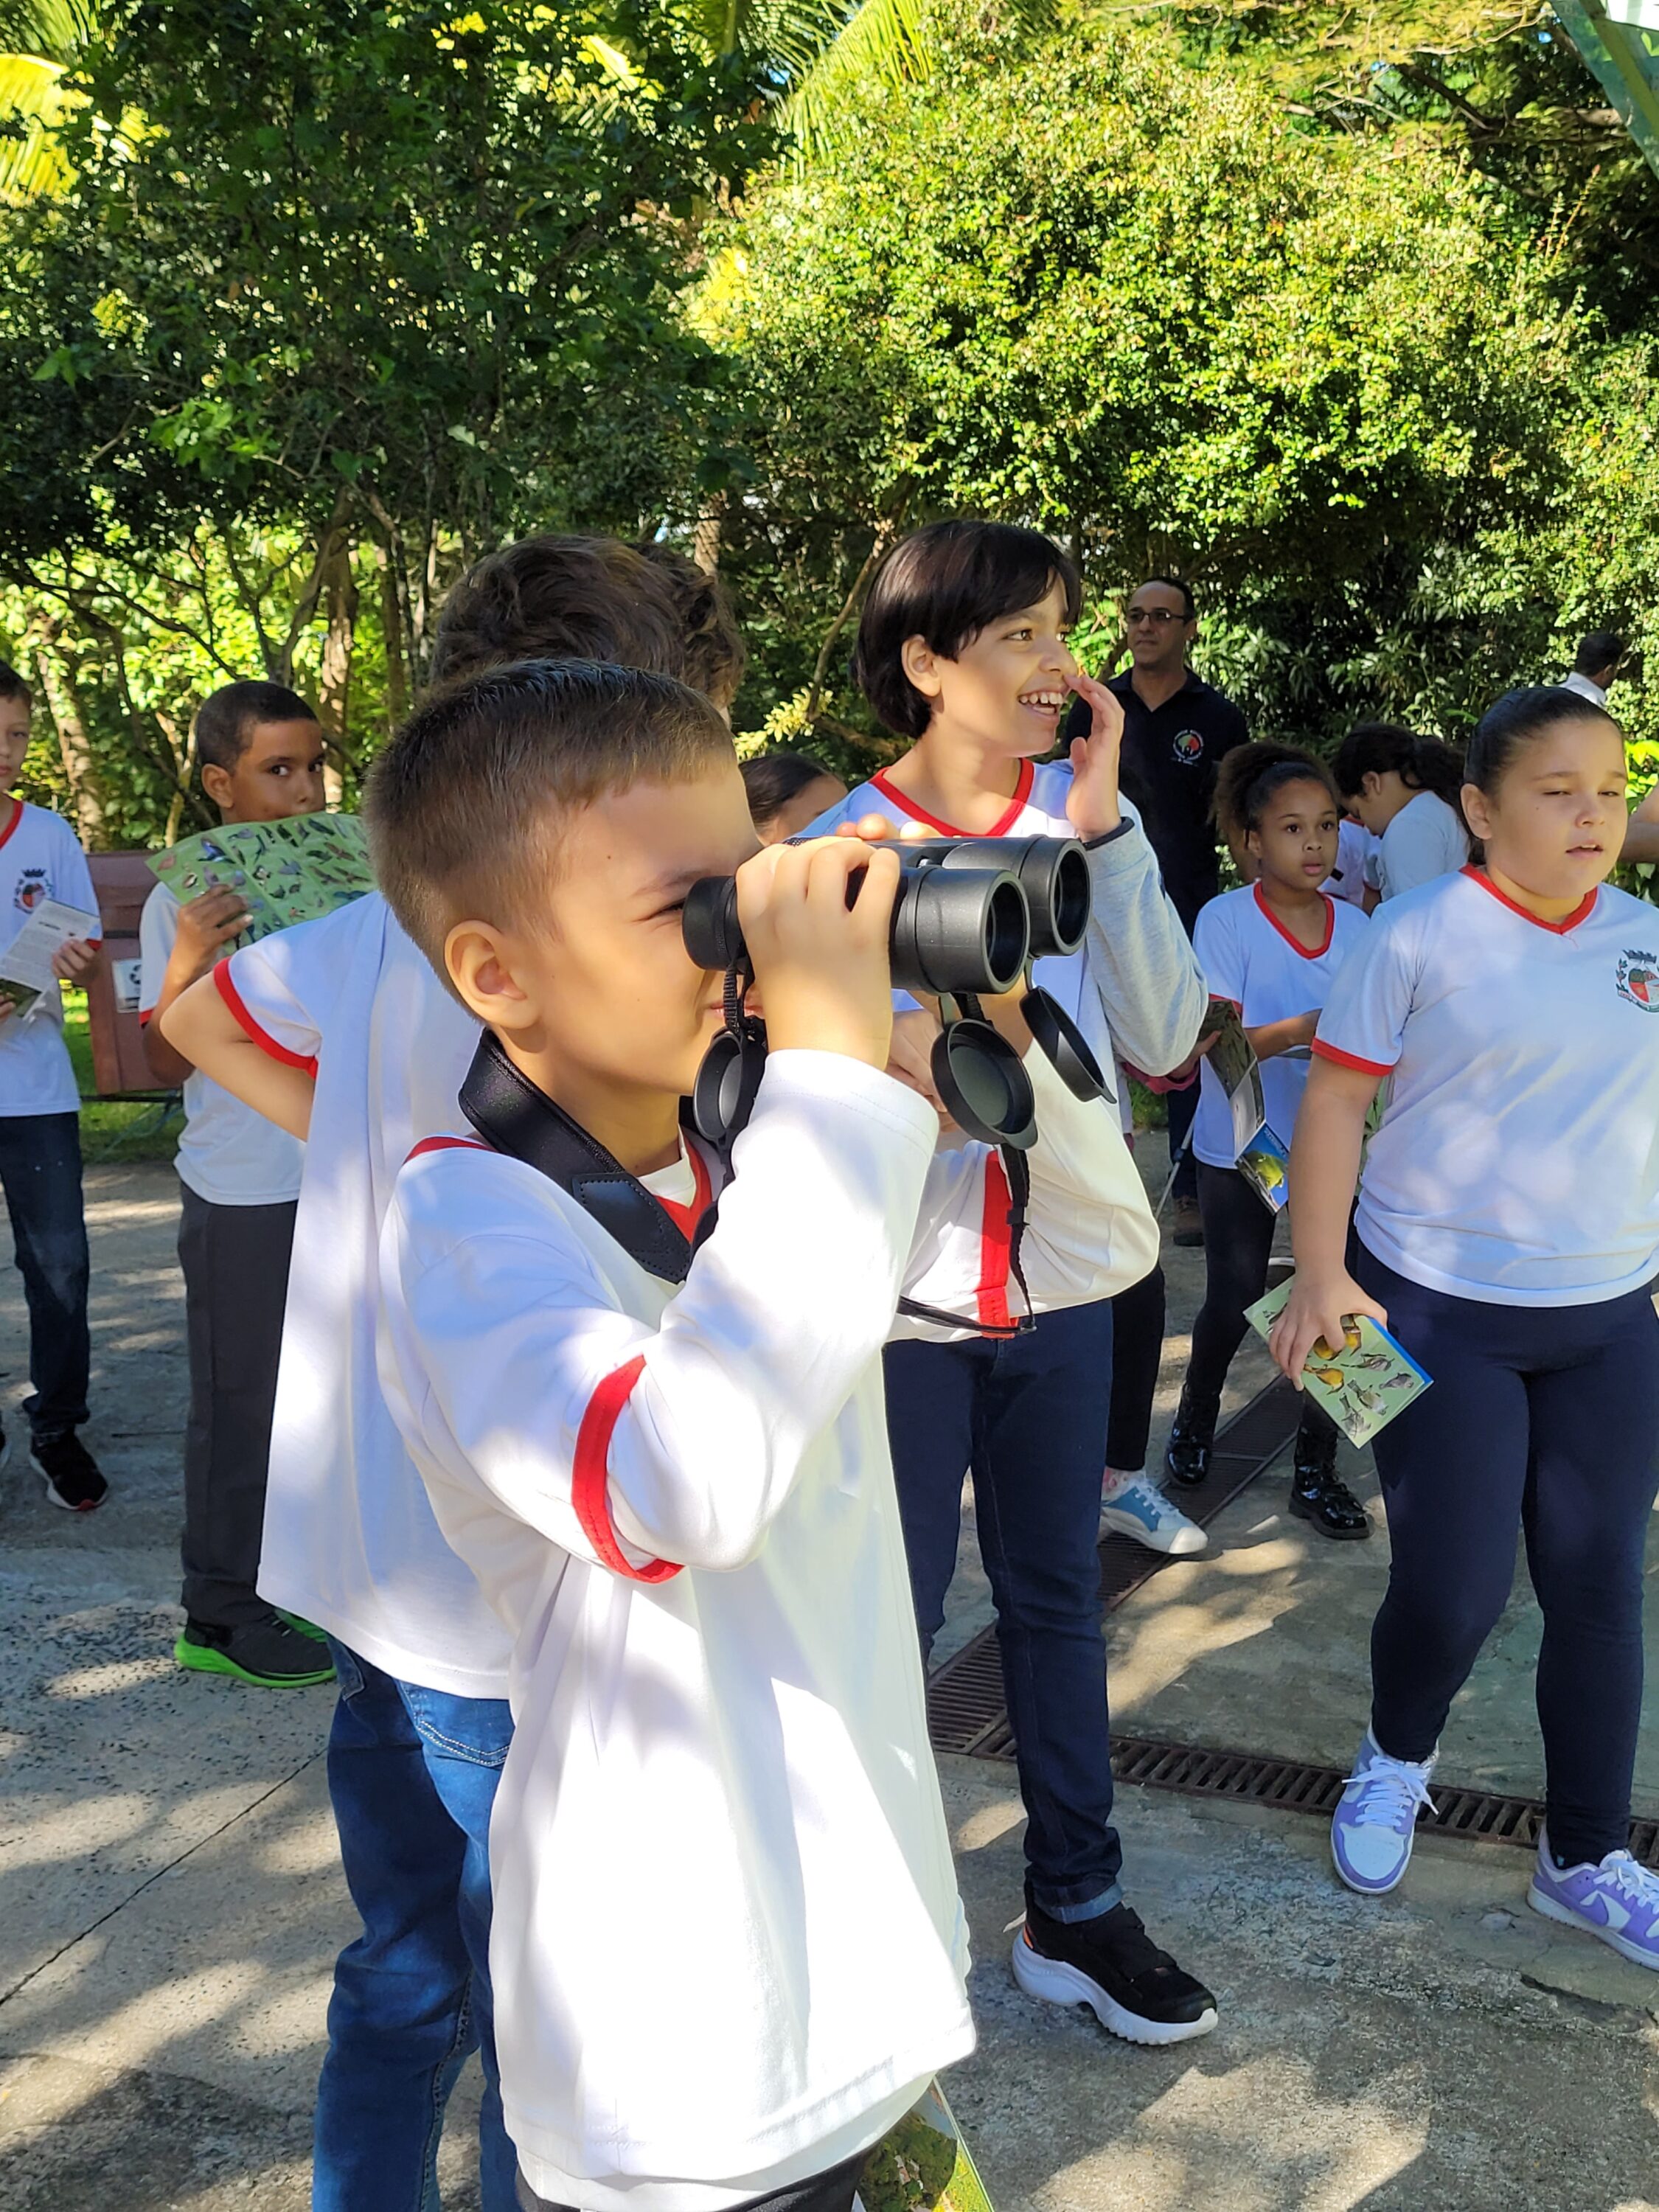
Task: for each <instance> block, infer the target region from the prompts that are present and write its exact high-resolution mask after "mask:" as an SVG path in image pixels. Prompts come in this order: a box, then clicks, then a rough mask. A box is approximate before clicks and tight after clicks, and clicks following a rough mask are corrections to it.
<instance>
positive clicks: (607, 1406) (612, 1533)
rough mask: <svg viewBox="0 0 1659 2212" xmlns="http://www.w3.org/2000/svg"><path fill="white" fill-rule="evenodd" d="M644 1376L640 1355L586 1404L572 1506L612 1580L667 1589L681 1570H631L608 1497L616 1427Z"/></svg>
mask: <svg viewBox="0 0 1659 2212" xmlns="http://www.w3.org/2000/svg"><path fill="white" fill-rule="evenodd" d="M644 1372H645V1354H644V1353H643V1352H635V1355H634V1357H633V1358H631V1359H630V1360H629V1363H628V1364H627V1366H626V1367H618V1368H617V1370H615V1372H614V1373H612V1374H610V1375H607V1376H605V1380H604V1382H602V1383H600V1384H599V1388H598V1389H597V1390H595V1391H594V1393H593V1395H592V1397H591V1398H590V1399H589V1400H588V1401H587V1411H586V1413H584V1414H583V1415H582V1422H581V1426H580V1429H578V1431H576V1459H575V1465H574V1469H573V1470H572V1474H571V1479H570V1502H571V1504H573V1505H574V1507H575V1509H576V1518H577V1520H578V1521H580V1522H581V1524H582V1534H584V1535H585V1536H586V1539H587V1541H588V1542H589V1543H590V1544H591V1545H592V1547H593V1549H594V1551H595V1552H596V1553H598V1554H599V1559H600V1560H601V1562H602V1563H603V1564H604V1565H605V1566H607V1567H609V1568H610V1569H611V1572H612V1573H613V1574H617V1575H623V1576H625V1577H627V1579H628V1580H629V1582H631V1583H665V1582H668V1581H671V1579H672V1577H674V1576H675V1575H677V1574H678V1573H679V1572H680V1571H681V1570H680V1569H679V1568H678V1567H677V1566H675V1565H672V1564H671V1562H670V1561H669V1560H667V1559H653V1560H652V1562H651V1564H650V1565H648V1566H644V1567H634V1566H630V1565H629V1563H628V1560H627V1559H626V1558H625V1557H624V1556H623V1548H622V1546H621V1545H620V1544H619V1543H618V1542H617V1532H616V1529H615V1528H613V1527H612V1525H611V1501H610V1498H609V1496H608V1495H607V1492H608V1491H609V1489H610V1484H611V1472H610V1468H609V1466H608V1465H607V1462H608V1461H609V1459H610V1455H611V1437H612V1436H613V1435H614V1434H615V1432H616V1427H617V1422H618V1421H619V1420H620V1419H621V1418H622V1410H623V1407H624V1406H625V1405H626V1404H627V1403H628V1401H629V1397H630V1396H631V1395H632V1393H633V1389H634V1385H635V1383H637V1382H638V1381H639V1379H640V1377H641V1375H642V1374H644Z"/></svg>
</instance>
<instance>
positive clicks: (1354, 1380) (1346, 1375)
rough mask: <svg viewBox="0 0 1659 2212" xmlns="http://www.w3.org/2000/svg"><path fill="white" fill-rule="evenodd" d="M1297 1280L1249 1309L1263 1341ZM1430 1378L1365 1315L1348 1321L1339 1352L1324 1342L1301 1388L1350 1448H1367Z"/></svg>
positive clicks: (1248, 1318) (1247, 1314) (1311, 1358)
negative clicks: (1323, 1410)
mask: <svg viewBox="0 0 1659 2212" xmlns="http://www.w3.org/2000/svg"><path fill="white" fill-rule="evenodd" d="M1294 1280H1295V1278H1294V1277H1291V1279H1290V1280H1288V1281H1285V1282H1283V1283H1280V1284H1279V1286H1278V1288H1277V1289H1276V1290H1272V1291H1268V1293H1267V1297H1265V1298H1258V1299H1257V1300H1256V1302H1255V1304H1254V1305H1253V1306H1249V1307H1247V1308H1246V1309H1245V1313H1244V1318H1245V1320H1246V1321H1247V1322H1249V1324H1250V1327H1251V1328H1253V1329H1254V1330H1255V1332H1256V1334H1257V1335H1258V1336H1261V1337H1264V1338H1265V1337H1266V1336H1267V1334H1268V1332H1269V1331H1270V1330H1271V1329H1272V1328H1273V1323H1274V1322H1276V1321H1277V1320H1278V1319H1279V1316H1280V1314H1282V1313H1283V1312H1284V1310H1285V1304H1286V1302H1287V1301H1288V1299H1289V1297H1290V1295H1291V1282H1292V1281H1294ZM1430 1382H1431V1377H1430V1376H1427V1375H1425V1373H1424V1372H1423V1370H1422V1369H1421V1368H1420V1367H1419V1365H1418V1364H1417V1362H1416V1361H1415V1360H1414V1359H1413V1358H1412V1356H1411V1354H1410V1352H1407V1350H1406V1348H1405V1346H1403V1345H1401V1344H1399V1343H1397V1342H1396V1341H1395V1339H1394V1338H1393V1337H1391V1336H1390V1335H1389V1332H1388V1331H1387V1329H1385V1328H1378V1327H1377V1325H1376V1322H1374V1321H1372V1320H1371V1318H1370V1316H1369V1315H1367V1314H1350V1315H1349V1316H1347V1318H1346V1322H1345V1323H1344V1327H1343V1331H1342V1342H1341V1344H1340V1346H1339V1347H1338V1348H1337V1349H1336V1350H1335V1351H1333V1350H1332V1349H1331V1347H1330V1346H1329V1345H1328V1344H1327V1343H1326V1341H1325V1340H1324V1338H1323V1337H1321V1338H1320V1340H1318V1342H1317V1343H1316V1345H1315V1346H1314V1348H1313V1350H1312V1351H1311V1352H1310V1353H1309V1355H1308V1359H1307V1364H1305V1366H1304V1368H1303V1370H1302V1387H1303V1389H1304V1390H1305V1391H1306V1392H1307V1394H1308V1395H1309V1396H1310V1398H1311V1399H1312V1400H1313V1401H1314V1403H1315V1404H1316V1406H1322V1407H1324V1409H1325V1411H1326V1412H1327V1413H1328V1414H1329V1415H1330V1417H1331V1419H1333V1420H1334V1422H1335V1423H1336V1425H1337V1426H1338V1428H1339V1429H1340V1430H1341V1431H1342V1433H1343V1435H1344V1436H1345V1437H1346V1438H1347V1439H1348V1442H1349V1443H1351V1444H1367V1443H1370V1440H1371V1438H1372V1437H1374V1436H1375V1435H1376V1432H1377V1431H1378V1430H1379V1429H1386V1428H1387V1426H1388V1425H1389V1422H1390V1421H1391V1420H1393V1419H1394V1418H1395V1414H1396V1413H1404V1412H1405V1410H1406V1408H1407V1406H1409V1405H1410V1404H1411V1402H1412V1401H1413V1399H1414V1398H1420V1397H1421V1396H1422V1395H1423V1393H1424V1392H1425V1390H1426V1389H1428V1388H1429V1384H1430Z"/></svg>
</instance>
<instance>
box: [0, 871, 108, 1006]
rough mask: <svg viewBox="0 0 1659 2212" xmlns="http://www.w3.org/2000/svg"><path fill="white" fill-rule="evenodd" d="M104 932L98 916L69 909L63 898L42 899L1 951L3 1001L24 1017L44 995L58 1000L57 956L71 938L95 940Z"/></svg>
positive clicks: (70, 907) (1, 993) (0, 987)
mask: <svg viewBox="0 0 1659 2212" xmlns="http://www.w3.org/2000/svg"><path fill="white" fill-rule="evenodd" d="M103 933H104V925H103V923H102V922H101V921H100V920H99V918H98V916H97V915H95V914H88V913H86V912H85V911H84V910H83V909H82V908H80V907H78V906H65V905H64V902H63V901H62V900H61V899H42V900H41V902H40V905H39V906H37V907H34V908H31V910H30V913H29V917H28V920H27V921H26V922H25V923H24V924H23V927H21V929H20V930H19V931H18V933H17V934H16V936H15V937H14V938H13V939H12V940H11V943H10V944H9V945H7V947H6V949H5V951H3V952H0V999H9V1000H10V1001H11V1004H12V1005H13V1006H15V1008H16V1009H17V1011H18V1012H19V1013H20V1014H27V1013H29V1012H33V1008H34V1006H36V1004H37V1003H38V1002H39V1000H40V998H41V996H42V994H50V995H51V996H52V998H53V999H56V997H57V995H58V977H57V975H56V974H55V973H54V972H53V969H52V955H53V953H54V952H56V951H57V950H58V947H59V945H65V944H67V943H68V942H69V940H70V939H71V938H81V939H93V940H94V941H95V940H96V939H99V938H100V937H101V936H102V935H103Z"/></svg>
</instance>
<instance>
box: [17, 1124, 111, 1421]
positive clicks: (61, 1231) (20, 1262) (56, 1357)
mask: <svg viewBox="0 0 1659 2212" xmlns="http://www.w3.org/2000/svg"><path fill="white" fill-rule="evenodd" d="M0 1188H3V1189H4V1191H5V1194H6V1211H7V1212H8V1213H9V1214H10V1216H11V1237H12V1247H13V1251H14V1253H15V1257H16V1261H17V1268H18V1273H20V1274H21V1276H22V1278H23V1297H24V1298H25V1300H26V1301H27V1305H28V1311H29V1380H30V1382H31V1383H33V1385H34V1389H33V1393H32V1395H30V1396H28V1397H27V1398H26V1399H25V1400H24V1401H23V1411H24V1413H26V1414H27V1416H28V1424H29V1428H30V1430H31V1431H32V1432H33V1434H34V1435H35V1436H37V1437H60V1436H62V1435H64V1432H65V1431H68V1430H70V1429H76V1428H79V1426H80V1425H81V1424H82V1421H84V1420H85V1419H86V1418H87V1380H88V1374H89V1372H90V1370H91V1365H92V1342H91V1339H90V1337H89V1335H88V1330H87V1287H88V1261H87V1225H86V1217H85V1215H84V1213H83V1212H82V1203H81V1122H80V1117H79V1115H75V1114H6V1115H0Z"/></svg>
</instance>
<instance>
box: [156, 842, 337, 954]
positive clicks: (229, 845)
mask: <svg viewBox="0 0 1659 2212" xmlns="http://www.w3.org/2000/svg"><path fill="white" fill-rule="evenodd" d="M149 866H150V872H151V873H152V874H153V875H154V876H155V878H156V880H157V882H158V883H163V884H166V885H167V888H168V890H171V891H172V893H173V896H174V897H175V898H176V899H177V900H178V901H179V904H180V905H181V906H183V905H185V904H187V903H188V902H189V901H190V900H191V899H193V898H199V897H200V896H201V895H202V893H203V892H204V891H207V890H233V891H240V893H241V895H242V896H243V897H244V898H245V899H246V901H247V906H248V914H249V917H250V919H249V921H248V926H247V927H246V929H245V930H244V931H243V933H242V934H241V936H240V938H239V939H237V943H238V944H239V945H251V944H252V942H253V940H254V939H255V938H258V937H269V936H270V935H271V934H272V933H273V932H275V931H276V930H279V929H291V928H292V927H293V926H294V924H295V922H297V921H316V920H317V918H318V917H319V915H325V914H332V913H333V912H334V911H335V909H336V908H338V907H343V906H349V904H350V902H351V901H352V900H353V899H355V898H361V897H362V895H363V893H364V892H365V891H372V890H374V870H373V869H372V868H371V867H370V866H369V860H368V837H367V836H366V835H365V834H364V830H363V825H362V823H361V822H360V821H359V820H358V819H357V817H356V815H355V814H298V815H295V816H293V817H290V819H289V820H288V821H286V822H236V823H228V824H227V825H226V826H225V827H224V828H223V829H205V830H204V831H203V832H202V833H201V834H200V835H199V836H195V837H186V838H185V839H184V840H183V841H182V842H180V843H179V844H177V845H170V846H169V847H168V848H167V851H166V852H165V853H152V854H150V856H149Z"/></svg>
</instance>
